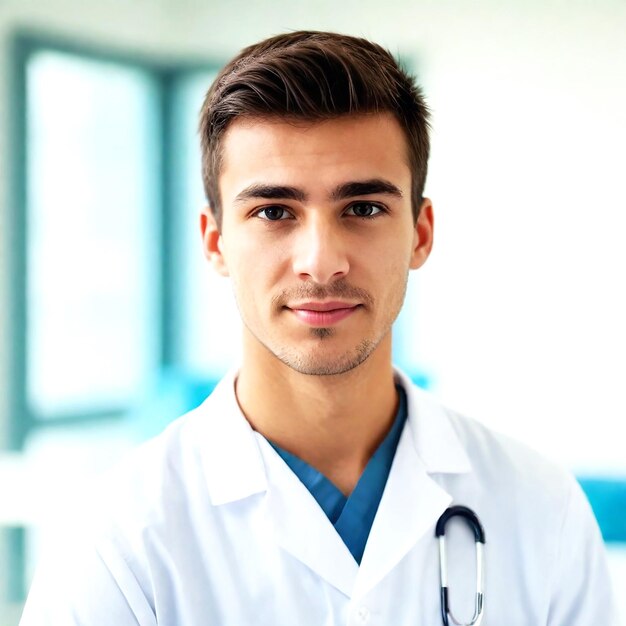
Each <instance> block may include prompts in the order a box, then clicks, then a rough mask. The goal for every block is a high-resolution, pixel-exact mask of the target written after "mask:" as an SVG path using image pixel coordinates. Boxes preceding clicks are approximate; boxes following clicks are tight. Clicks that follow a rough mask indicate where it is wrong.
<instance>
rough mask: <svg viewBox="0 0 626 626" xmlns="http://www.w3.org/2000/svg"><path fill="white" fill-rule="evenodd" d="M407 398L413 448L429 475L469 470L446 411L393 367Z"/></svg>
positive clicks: (469, 466)
mask: <svg viewBox="0 0 626 626" xmlns="http://www.w3.org/2000/svg"><path fill="white" fill-rule="evenodd" d="M394 375H395V380H396V384H398V383H399V384H400V385H402V387H403V388H404V390H405V392H406V395H407V400H408V407H407V408H408V420H407V421H408V426H409V429H410V432H411V437H412V440H413V445H414V446H415V451H416V452H417V455H418V456H419V458H420V460H421V462H422V463H423V464H424V467H425V469H426V471H427V472H428V473H429V474H438V473H441V474H463V473H467V472H469V471H471V469H472V468H471V463H470V460H469V457H468V456H467V453H466V452H465V448H464V447H463V445H462V444H461V441H460V440H459V437H458V435H457V434H456V432H455V430H454V428H453V426H452V423H451V422H450V416H449V414H448V411H447V410H446V409H445V408H444V407H443V406H441V404H439V403H438V402H437V401H436V400H435V398H434V397H433V396H431V395H430V394H428V393H427V392H426V391H424V390H423V389H420V388H419V387H417V386H416V385H414V384H413V383H412V382H411V380H410V379H409V377H408V376H406V375H405V374H404V373H403V372H401V371H400V370H398V369H396V370H394Z"/></svg>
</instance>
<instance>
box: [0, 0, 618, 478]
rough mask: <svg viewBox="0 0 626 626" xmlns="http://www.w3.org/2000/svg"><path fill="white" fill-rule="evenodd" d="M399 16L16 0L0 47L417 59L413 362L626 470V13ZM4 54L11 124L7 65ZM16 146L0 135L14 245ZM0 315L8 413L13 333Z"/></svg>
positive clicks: (507, 9) (557, 8)
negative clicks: (308, 41) (40, 38)
mask: <svg viewBox="0 0 626 626" xmlns="http://www.w3.org/2000/svg"><path fill="white" fill-rule="evenodd" d="M393 6H394V8H393V9H384V10H383V9H382V8H380V7H379V6H378V4H377V3H375V2H373V1H372V0H365V1H363V0H362V1H356V0H353V1H348V2H342V3H337V2H333V1H331V0H323V1H322V0H318V1H311V2H306V3H304V2H297V3H296V2H291V1H290V0H276V1H274V2H269V3H268V2H252V1H250V0H247V1H243V0H229V1H228V2H226V1H225V0H224V1H214V2H197V1H192V0H135V1H133V2H128V1H127V0H106V1H102V2H89V3H86V2H80V1H79V0H46V1H45V2H44V1H43V0H40V1H38V2H35V1H33V0H30V1H29V0H21V1H17V0H15V1H7V0H5V1H4V2H0V45H1V46H2V47H5V46H6V42H7V37H8V36H9V34H10V33H11V32H12V31H13V29H14V28H16V27H18V26H19V27H27V28H36V29H40V30H42V31H45V32H52V33H57V34H62V35H66V36H70V37H76V38H78V39H79V40H82V41H84V42H88V43H89V42H93V43H102V44H104V45H109V46H113V47H119V48H121V49H123V50H131V51H136V52H140V53H145V54H157V55H159V56H162V57H165V58H172V57H177V56H180V57H206V56H213V57H214V58H219V59H223V58H225V57H227V56H228V55H230V54H231V53H233V52H235V51H236V50H238V49H239V48H240V47H241V46H243V45H245V44H248V43H251V42H253V41H255V40H257V39H259V38H261V37H264V36H267V35H269V34H273V33H277V32H281V31H284V30H287V29H298V28H322V29H333V30H340V31H345V32H350V33H353V34H359V35H364V36H367V37H371V38H374V39H376V40H378V41H379V42H381V43H383V44H385V45H387V46H389V47H390V48H391V49H392V50H393V51H397V52H400V53H401V54H402V55H403V56H404V57H405V58H413V59H415V62H416V64H417V66H418V67H419V68H420V74H421V78H422V82H423V83H424V86H425V88H426V91H427V94H428V97H429V100H430V103H431V106H432V109H433V125H434V129H435V130H434V135H433V158H432V164H431V175H430V179H429V182H428V192H429V194H430V195H431V196H432V198H433V200H434V202H435V206H436V208H437V244H436V249H435V252H434V254H433V257H432V259H431V261H430V262H429V263H428V264H427V266H426V268H424V269H423V270H422V271H421V273H420V275H419V277H418V278H417V279H416V281H415V284H416V287H417V290H418V294H417V299H418V301H419V303H420V310H419V314H418V318H419V319H418V323H419V331H418V333H417V337H416V346H415V353H416V355H417V362H418V363H419V364H420V365H423V366H425V367H428V368H431V369H432V370H433V371H434V372H435V376H436V381H437V385H436V390H437V392H438V393H439V394H440V395H441V396H442V397H443V398H444V399H445V400H446V401H448V402H449V403H450V404H452V405H453V406H454V407H455V408H458V409H461V410H463V411H464V412H468V413H470V414H473V415H475V416H477V417H479V418H480V419H482V420H484V421H486V422H488V423H489V424H491V425H493V426H494V427H496V428H498V429H500V430H502V431H505V432H508V433H511V434H513V435H515V436H517V437H519V438H521V439H524V440H526V441H528V442H530V443H532V444H533V445H534V446H535V447H537V448H540V449H541V450H543V451H544V452H545V453H546V454H548V455H549V456H551V457H552V458H554V459H556V460H558V461H561V462H564V463H567V464H569V465H571V466H576V467H579V468H584V467H585V466H590V467H591V466H593V467H600V466H601V467H604V468H606V469H616V468H621V469H622V471H626V461H625V460H624V454H623V452H622V450H621V449H620V448H621V445H620V443H621V442H622V441H623V440H624V435H625V434H626V433H625V431H624V426H623V423H624V421H625V418H626V400H625V399H624V397H623V393H622V392H621V391H622V390H621V389H620V385H622V381H623V380H624V377H625V374H626V364H625V362H624V359H625V357H624V355H625V354H626V336H625V331H624V324H623V321H622V320H624V319H626V315H625V313H626V311H625V305H624V302H623V299H622V298H621V293H620V291H621V290H620V286H621V284H622V283H623V282H624V277H623V274H624V269H623V268H624V267H626V263H625V261H626V258H625V256H626V252H625V249H624V247H623V246H621V245H620V244H621V241H620V239H621V236H622V232H623V230H624V225H625V224H624V217H623V216H624V214H625V212H624V209H625V208H626V207H625V204H626V203H625V198H624V196H625V192H624V189H623V186H622V183H621V179H622V178H623V175H622V171H621V170H622V168H623V164H624V156H625V154H624V151H625V148H624V146H626V124H625V122H624V115H623V111H624V110H626V86H625V85H626V81H624V79H623V77H624V76H625V75H626V46H624V45H623V33H624V32H626V5H624V4H623V3H622V2H619V1H618V0H615V1H611V2H609V1H608V0H606V1H604V2H598V3H594V4H593V6H591V5H590V4H588V3H582V2H569V3H562V2H539V1H535V2H522V1H521V0H520V1H519V2H508V3H503V2H499V1H496V0H484V1H483V2H478V3H472V5H471V6H470V5H469V4H468V3H464V2H462V1H461V0H456V1H452V0H447V1H446V0H440V1H438V2H433V1H428V2H427V1H425V0H423V1H409V0H400V1H397V2H395V3H394V4H393ZM1 61H2V62H1V63H0V103H2V104H1V105H0V106H1V109H0V111H1V116H0V124H2V125H3V127H4V128H6V123H7V122H6V118H5V115H4V114H5V107H4V104H5V103H6V98H7V93H6V89H7V87H6V78H7V77H6V73H7V65H6V64H7V56H6V54H3V56H2V60H1ZM5 138H6V133H5V132H4V131H2V130H1V129H0V187H1V188H0V228H1V229H2V231H3V236H4V235H5V233H6V215H7V204H6V200H5V198H6V181H5V180H4V172H5V171H6V162H7V161H6V160H7V159H8V158H10V155H9V154H7V146H6V143H5ZM0 241H2V245H1V246H0V294H1V296H0V297H1V298H6V280H7V272H8V267H7V249H6V239H2V240H0ZM4 304H5V303H4V302H0V328H2V329H4V333H0V412H2V411H3V407H2V399H3V398H4V397H5V395H6V394H4V393H3V392H2V385H3V384H4V382H3V381H5V380H6V368H7V357H6V354H7V353H6V337H7V334H8V333H9V332H10V327H9V326H8V323H7V320H6V316H5V310H6V307H5V306H4ZM4 414H6V411H4ZM0 415H2V414H1V413H0ZM590 426H592V428H590Z"/></svg>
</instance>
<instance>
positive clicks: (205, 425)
mask: <svg viewBox="0 0 626 626" xmlns="http://www.w3.org/2000/svg"><path fill="white" fill-rule="evenodd" d="M236 376H237V372H236V371H235V370H233V371H231V372H229V373H228V374H227V375H226V376H225V377H224V378H223V379H222V380H221V381H220V382H219V383H218V384H217V386H216V387H215V389H214V390H213V393H211V395H210V396H209V397H208V398H207V399H206V400H205V401H204V402H203V403H202V404H201V405H200V406H199V407H198V408H197V409H196V411H197V413H198V418H199V419H200V420H201V421H202V432H201V433H199V439H198V441H197V443H196V445H198V446H199V448H200V457H201V458H200V462H201V463H202V466H203V469H204V476H205V479H206V483H207V487H208V490H209V497H210V498H211V503H212V504H214V505H216V506H219V505H222V504H227V503H229V502H235V501H236V500H241V499H243V498H247V497H248V496H251V495H254V494H256V493H262V492H264V491H266V490H267V478H266V473H265V467H264V463H263V457H262V455H261V452H260V450H259V446H258V444H257V441H256V439H255V437H254V430H253V429H252V427H251V426H250V424H249V423H248V421H247V420H246V418H245V416H244V414H243V413H242V411H241V408H240V407H239V404H238V402H237V397H236V396H235V380H236Z"/></svg>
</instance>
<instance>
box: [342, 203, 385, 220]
mask: <svg viewBox="0 0 626 626" xmlns="http://www.w3.org/2000/svg"><path fill="white" fill-rule="evenodd" d="M382 212H383V208H382V207H381V206H379V205H377V204H373V203H372V202H355V203H354V204H351V205H350V206H349V207H348V208H347V209H346V213H347V214H348V215H354V216H355V217H374V216H375V215H378V214H379V213H382Z"/></svg>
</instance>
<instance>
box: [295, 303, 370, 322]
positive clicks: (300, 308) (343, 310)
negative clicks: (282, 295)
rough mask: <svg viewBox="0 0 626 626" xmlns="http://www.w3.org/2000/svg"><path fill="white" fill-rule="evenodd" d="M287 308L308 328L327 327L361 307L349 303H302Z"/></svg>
mask: <svg viewBox="0 0 626 626" xmlns="http://www.w3.org/2000/svg"><path fill="white" fill-rule="evenodd" d="M287 308H288V309H289V310H290V311H291V312H292V313H293V314H294V315H295V316H296V318H297V319H298V320H300V321H301V322H304V323H305V324H307V325H309V326H316V327H328V326H334V325H335V324H338V323H339V322H341V321H342V320H344V319H346V318H347V317H350V316H351V315H352V314H353V313H355V312H356V311H357V310H358V309H360V308H361V305H360V304H354V303H351V302H303V303H301V304H296V305H291V306H288V307H287Z"/></svg>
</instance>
